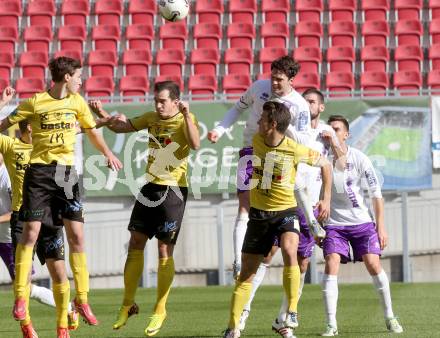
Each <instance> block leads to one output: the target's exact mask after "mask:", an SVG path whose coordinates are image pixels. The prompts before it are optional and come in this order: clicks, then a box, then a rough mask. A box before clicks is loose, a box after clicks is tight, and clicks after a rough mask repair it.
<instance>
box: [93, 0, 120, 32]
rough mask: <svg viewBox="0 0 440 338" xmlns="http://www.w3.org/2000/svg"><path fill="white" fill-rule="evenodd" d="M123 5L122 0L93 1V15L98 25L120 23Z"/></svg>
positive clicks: (117, 24)
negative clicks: (96, 18)
mask: <svg viewBox="0 0 440 338" xmlns="http://www.w3.org/2000/svg"><path fill="white" fill-rule="evenodd" d="M123 10H124V7H123V4H122V0H98V1H96V2H95V15H96V16H97V17H98V24H99V25H116V26H119V25H120V23H121V18H122V13H123Z"/></svg>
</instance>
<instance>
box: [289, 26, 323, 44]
mask: <svg viewBox="0 0 440 338" xmlns="http://www.w3.org/2000/svg"><path fill="white" fill-rule="evenodd" d="M322 37H323V31H322V26H321V24H320V23H319V22H313V21H305V22H303V21H300V22H298V23H297V24H296V26H295V38H296V46H297V47H300V46H312V47H319V48H320V47H321V39H322Z"/></svg>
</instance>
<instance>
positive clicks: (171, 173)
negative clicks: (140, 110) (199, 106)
mask: <svg viewBox="0 0 440 338" xmlns="http://www.w3.org/2000/svg"><path fill="white" fill-rule="evenodd" d="M190 115H191V119H192V120H193V122H194V124H195V125H196V126H197V128H198V127H199V125H198V122H197V119H196V118H195V116H194V114H192V113H190ZM130 123H131V125H132V126H133V128H134V129H136V130H142V129H148V133H149V136H148V152H149V153H148V161H147V167H146V172H147V181H148V182H151V183H154V184H159V185H169V186H180V187H187V186H188V181H187V178H186V173H187V169H188V156H189V151H190V150H191V149H190V146H189V144H188V140H187V135H186V134H187V131H186V126H185V121H184V117H183V115H182V114H181V113H177V114H176V115H174V116H173V117H171V118H169V119H166V120H162V119H161V118H160V116H159V114H158V113H157V112H147V113H145V114H143V115H141V116H138V117H135V118H133V119H130Z"/></svg>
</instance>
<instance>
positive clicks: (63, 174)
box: [19, 164, 84, 222]
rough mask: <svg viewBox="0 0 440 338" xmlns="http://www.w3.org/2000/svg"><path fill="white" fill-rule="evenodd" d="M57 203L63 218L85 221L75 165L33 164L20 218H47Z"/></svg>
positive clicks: (26, 184)
mask: <svg viewBox="0 0 440 338" xmlns="http://www.w3.org/2000/svg"><path fill="white" fill-rule="evenodd" d="M54 204H56V205H57V206H58V208H59V210H60V213H61V216H62V218H65V219H68V220H71V221H78V222H84V218H83V206H82V202H81V194H80V191H79V184H78V175H77V174H76V170H75V168H74V167H73V166H61V165H56V164H31V165H30V167H28V168H27V169H26V172H25V174H24V182H23V205H22V208H21V209H20V216H19V217H20V221H41V222H43V221H44V220H47V219H48V218H50V216H48V215H47V213H48V210H49V209H50V208H51V206H52V205H54Z"/></svg>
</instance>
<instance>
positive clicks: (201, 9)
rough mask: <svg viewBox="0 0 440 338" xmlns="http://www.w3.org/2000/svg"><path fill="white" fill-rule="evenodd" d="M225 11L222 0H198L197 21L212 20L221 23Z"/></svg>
mask: <svg viewBox="0 0 440 338" xmlns="http://www.w3.org/2000/svg"><path fill="white" fill-rule="evenodd" d="M223 12H224V7H223V1H222V0H197V1H196V13H197V22H198V23H202V22H211V23H217V24H221V18H222V15H223Z"/></svg>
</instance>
